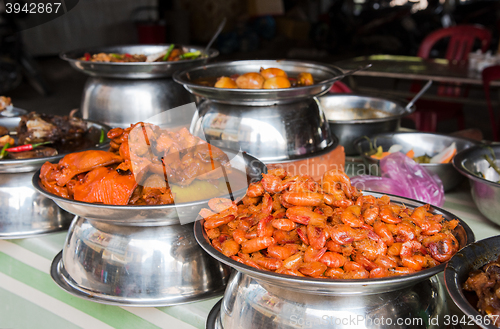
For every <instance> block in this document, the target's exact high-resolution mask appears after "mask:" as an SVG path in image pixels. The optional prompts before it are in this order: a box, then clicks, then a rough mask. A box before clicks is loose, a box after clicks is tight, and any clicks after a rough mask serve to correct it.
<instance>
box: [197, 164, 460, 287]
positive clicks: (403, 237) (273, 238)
mask: <svg viewBox="0 0 500 329" xmlns="http://www.w3.org/2000/svg"><path fill="white" fill-rule="evenodd" d="M262 176H263V177H262V180H261V181H260V182H257V183H252V184H250V185H249V187H248V190H247V193H246V195H245V196H244V197H243V198H242V199H241V200H239V201H238V202H232V201H231V200H229V199H224V198H215V199H212V200H210V202H209V204H208V205H209V207H210V209H202V211H201V212H200V215H201V216H202V217H203V218H204V224H203V225H204V229H205V231H206V233H207V236H208V237H209V239H210V241H211V244H212V246H213V247H214V248H215V249H216V250H218V251H220V252H221V253H223V254H224V255H226V256H227V257H230V258H232V259H233V260H235V261H238V262H240V263H243V264H246V265H248V266H252V267H254V268H257V269H261V270H268V271H273V272H276V273H281V274H289V275H294V276H301V277H303V276H305V277H313V278H332V279H367V278H382V277H388V276H395V275H405V274H411V273H414V272H417V271H420V270H422V269H426V268H430V267H433V266H436V265H439V264H441V263H442V262H446V261H448V260H449V259H450V258H451V257H452V256H453V255H454V254H455V253H456V252H457V251H458V249H459V243H458V241H457V239H456V238H455V236H454V235H453V233H452V231H453V229H454V228H455V227H456V226H457V225H458V224H459V222H458V220H456V219H454V220H450V221H446V220H444V218H443V216H442V215H440V214H432V213H430V212H429V209H430V206H429V205H424V206H421V207H418V208H415V209H410V208H407V207H406V206H405V205H403V204H401V205H400V204H394V203H391V201H390V198H389V197H388V196H387V195H384V196H382V197H380V198H375V197H374V196H371V195H362V193H361V191H360V190H357V189H356V188H355V187H354V186H352V185H351V182H350V180H349V177H348V176H347V175H346V174H345V173H344V172H342V171H337V170H332V171H328V172H326V173H325V174H324V175H323V178H322V179H321V181H320V182H316V181H314V180H313V179H312V178H311V177H309V176H304V175H298V176H289V175H288V173H287V172H286V171H285V170H283V169H281V168H277V169H271V170H269V171H268V173H267V174H262Z"/></svg>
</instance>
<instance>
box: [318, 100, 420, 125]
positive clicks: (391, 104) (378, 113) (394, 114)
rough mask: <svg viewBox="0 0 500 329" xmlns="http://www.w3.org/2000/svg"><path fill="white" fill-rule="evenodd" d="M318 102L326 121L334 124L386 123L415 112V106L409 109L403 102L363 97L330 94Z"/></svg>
mask: <svg viewBox="0 0 500 329" xmlns="http://www.w3.org/2000/svg"><path fill="white" fill-rule="evenodd" d="M318 100H319V103H320V105H321V109H322V110H323V112H325V116H326V119H327V120H328V122H329V123H333V124H361V123H375V122H385V121H390V120H397V119H399V118H402V117H404V116H406V115H408V114H411V113H413V112H414V111H415V106H412V107H410V108H409V109H407V108H406V107H405V105H404V104H403V102H401V101H397V100H391V99H384V98H379V97H371V96H363V95H352V94H329V95H325V96H321V97H318ZM366 116H368V118H365V117H366ZM353 117H354V118H353Z"/></svg>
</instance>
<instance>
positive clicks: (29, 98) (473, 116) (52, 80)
mask: <svg viewBox="0 0 500 329" xmlns="http://www.w3.org/2000/svg"><path fill="white" fill-rule="evenodd" d="M36 62H37V63H38V65H39V69H40V72H41V75H42V76H43V77H44V78H45V80H46V82H47V84H48V86H49V88H50V89H51V93H50V94H49V95H47V96H43V95H41V94H40V93H39V92H37V91H36V90H35V89H34V88H33V87H32V86H31V85H30V84H29V82H28V81H27V79H23V81H22V83H21V84H20V85H19V86H18V87H17V88H16V89H14V90H12V91H10V92H7V93H6V96H9V97H11V98H12V101H13V103H14V105H15V106H16V107H19V108H23V109H26V110H29V111H37V112H44V113H48V114H58V115H64V114H68V113H69V112H70V111H71V110H72V109H75V108H79V107H80V102H81V98H82V91H83V87H84V84H85V81H86V78H87V76H86V75H84V74H82V73H79V72H77V71H75V70H74V69H72V68H71V67H70V65H69V64H68V63H67V62H65V61H63V60H61V59H59V58H58V57H55V56H54V57H44V58H38V59H36ZM345 82H346V83H348V81H347V80H346V81H345ZM356 83H357V84H358V85H359V86H366V87H372V88H373V87H376V88H380V89H390V88H393V86H394V81H392V80H391V79H374V78H361V77H356ZM398 88H399V89H402V90H409V85H408V86H406V85H405V83H404V82H403V83H402V84H400V85H399V87H398ZM405 88H407V89H405ZM492 95H495V93H493V94H492ZM469 97H473V98H478V99H482V98H483V99H484V93H483V90H482V89H481V88H480V87H475V88H473V89H471V91H470V94H469ZM464 115H465V119H466V120H465V121H466V128H476V129H479V130H480V131H481V132H482V134H483V137H484V139H486V140H491V139H492V134H491V126H490V120H489V117H488V111H487V108H486V106H471V105H466V106H464ZM402 125H403V126H405V127H409V128H412V127H413V123H412V122H411V121H409V120H403V121H402ZM456 130H458V127H457V124H456V120H450V121H448V122H439V124H438V131H439V132H442V133H451V132H454V131H456Z"/></svg>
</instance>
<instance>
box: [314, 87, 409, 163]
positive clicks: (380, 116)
mask: <svg viewBox="0 0 500 329" xmlns="http://www.w3.org/2000/svg"><path fill="white" fill-rule="evenodd" d="M318 99H319V103H320V105H321V108H322V110H323V112H324V113H325V116H326V119H327V120H328V123H329V124H330V130H331V132H332V133H333V134H335V136H337V137H338V139H339V142H340V145H342V146H344V149H345V153H346V155H356V154H358V152H357V150H356V147H355V146H354V141H355V140H356V139H358V138H359V137H362V136H369V135H373V134H379V133H384V132H393V131H396V130H397V129H398V128H399V124H400V119H401V118H402V117H404V116H405V115H408V114H410V113H413V111H414V110H415V107H411V108H410V109H407V108H405V105H403V104H402V103H400V102H397V101H393V100H388V99H383V98H376V97H369V96H360V95H351V94H328V95H324V96H321V97H319V98H318Z"/></svg>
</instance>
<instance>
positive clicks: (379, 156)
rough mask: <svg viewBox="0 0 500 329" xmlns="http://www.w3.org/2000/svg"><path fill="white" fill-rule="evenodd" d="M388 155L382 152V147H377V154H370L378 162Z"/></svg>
mask: <svg viewBox="0 0 500 329" xmlns="http://www.w3.org/2000/svg"><path fill="white" fill-rule="evenodd" d="M389 154H390V153H389V152H384V149H383V148H382V146H379V147H377V153H375V154H372V155H371V157H372V158H374V159H377V160H380V159H382V158H383V157H385V156H387V155H389Z"/></svg>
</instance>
